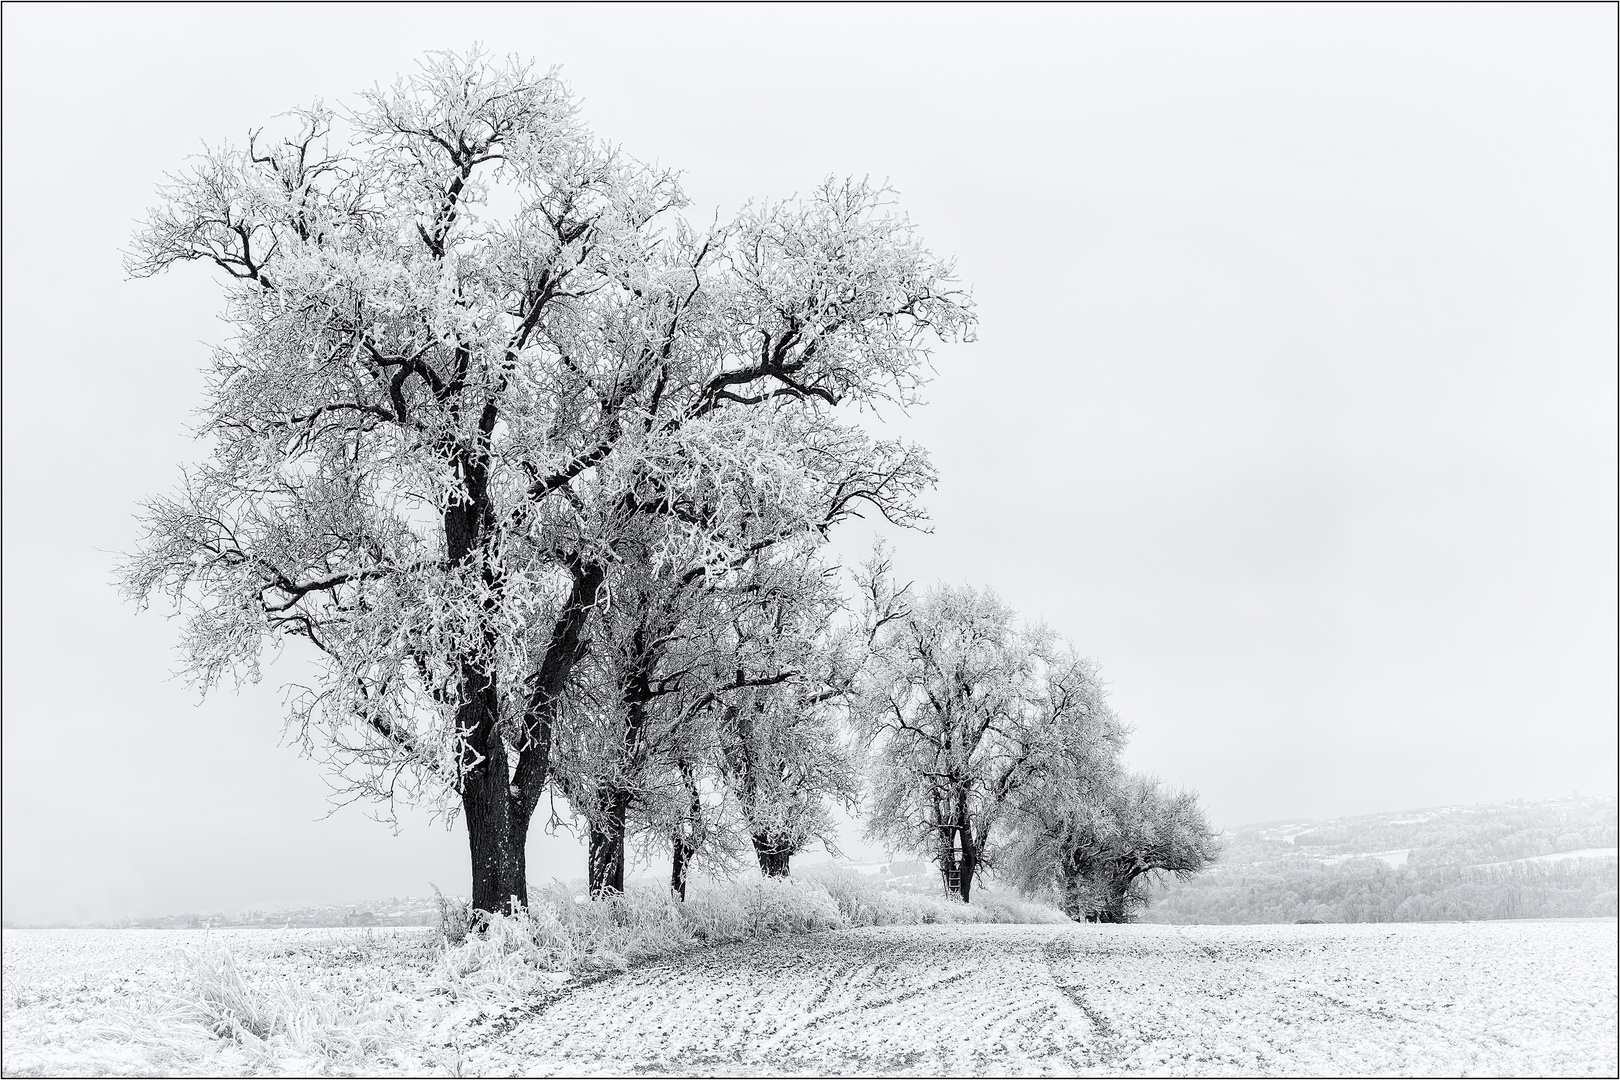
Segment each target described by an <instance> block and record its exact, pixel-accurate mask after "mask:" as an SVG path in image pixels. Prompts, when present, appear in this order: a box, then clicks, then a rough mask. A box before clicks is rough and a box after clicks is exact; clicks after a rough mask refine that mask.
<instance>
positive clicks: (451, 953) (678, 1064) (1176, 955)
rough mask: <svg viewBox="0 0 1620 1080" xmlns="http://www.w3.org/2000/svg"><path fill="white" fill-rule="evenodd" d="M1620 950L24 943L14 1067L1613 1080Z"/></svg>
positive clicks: (885, 936)
mask: <svg viewBox="0 0 1620 1080" xmlns="http://www.w3.org/2000/svg"><path fill="white" fill-rule="evenodd" d="M1615 932H1616V927H1615V921H1614V920H1613V919H1594V920H1567V921H1549V922H1528V921H1526V922H1489V923H1469V924H1360V925H1327V926H1207V927H1173V926H1143V925H1139V926H1081V925H1075V924H1068V925H1061V926H1017V925H954V926H938V925H935V926H884V927H870V928H865V929H856V930H841V931H829V932H821V933H814V934H803V935H791V934H784V935H772V936H769V937H765V938H761V939H757V940H754V941H743V942H734V943H731V944H726V945H719V946H714V947H709V948H697V949H690V950H687V951H685V952H682V953H680V954H678V955H673V956H668V957H665V958H663V959H660V960H656V961H652V962H650V963H645V964H642V965H639V966H634V967H632V968H631V969H630V970H628V971H625V972H615V971H612V970H608V971H605V972H599V973H596V974H587V975H584V976H576V977H572V978H564V977H563V976H558V975H551V974H547V973H544V972H538V971H535V970H533V969H532V968H528V967H525V966H524V965H522V964H521V963H515V962H514V963H506V962H504V961H500V962H498V961H497V960H496V959H492V958H491V957H492V956H493V954H489V955H484V956H480V955H478V954H476V952H475V951H469V950H468V949H466V948H465V947H464V948H463V949H461V950H455V949H451V950H446V949H445V948H444V947H443V945H442V944H441V943H436V942H435V940H434V938H433V937H432V936H431V935H430V934H427V933H424V932H423V931H421V930H396V931H377V930H360V929H355V930H292V931H273V930H238V931H224V932H221V931H214V932H213V933H212V934H207V933H205V932H203V931H174V930H8V931H6V933H5V935H4V945H5V980H4V1027H5V1041H4V1063H3V1068H4V1072H5V1074H6V1075H8V1076H41V1075H107V1074H117V1075H167V1074H193V1075H207V1074H215V1073H218V1074H243V1073H257V1074H261V1075H263V1074H278V1073H279V1074H289V1075H290V1074H309V1073H321V1072H324V1073H327V1074H330V1075H356V1074H362V1075H363V1074H376V1073H392V1074H411V1075H440V1076H444V1075H466V1076H472V1075H485V1076H513V1075H524V1074H534V1073H541V1074H545V1073H562V1074H571V1075H579V1074H625V1073H646V1074H672V1073H674V1074H678V1073H684V1072H693V1073H703V1074H711V1075H712V1074H716V1073H719V1074H756V1073H808V1074H814V1073H889V1074H958V1073H962V1074H1041V1073H1052V1074H1071V1075H1072V1074H1097V1075H1116V1074H1122V1073H1123V1074H1170V1075H1244V1074H1272V1075H1283V1074H1286V1075H1298V1074H1313V1075H1538V1074H1539V1075H1594V1076H1603V1075H1608V1076H1613V1075H1615V1071H1616V1050H1615V1040H1616V1025H1615V1007H1616V998H1615V958H1616V940H1615ZM507 959H515V958H507Z"/></svg>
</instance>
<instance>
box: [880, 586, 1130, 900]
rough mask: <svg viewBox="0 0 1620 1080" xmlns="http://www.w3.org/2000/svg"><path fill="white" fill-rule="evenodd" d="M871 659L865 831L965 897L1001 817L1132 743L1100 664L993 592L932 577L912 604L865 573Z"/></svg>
mask: <svg viewBox="0 0 1620 1080" xmlns="http://www.w3.org/2000/svg"><path fill="white" fill-rule="evenodd" d="M867 593H868V597H869V600H868V606H869V608H871V609H872V610H873V611H874V612H882V613H883V614H881V615H879V616H878V617H877V618H875V619H873V620H872V625H873V626H874V627H875V630H874V633H873V644H872V655H871V659H870V662H869V665H868V668H867V670H866V671H865V672H864V673H863V675H862V678H861V693H860V705H859V713H860V717H861V723H862V726H863V728H864V731H865V736H866V739H867V741H868V744H869V745H870V747H871V750H872V789H873V791H872V807H871V812H870V818H869V823H868V830H867V832H868V835H869V836H870V837H871V838H873V839H875V840H879V841H882V842H886V843H888V844H889V845H891V846H892V847H893V848H896V849H906V850H910V851H914V852H916V853H918V854H921V855H925V856H927V857H928V858H931V859H932V860H933V861H934V862H935V864H936V865H938V867H939V869H940V873H941V875H942V877H943V879H944V882H945V886H946V888H947V889H948V890H950V891H953V892H956V893H957V894H958V895H960V896H961V898H962V899H963V900H967V899H968V898H969V896H970V893H971V889H972V885H973V881H974V879H975V877H976V876H978V875H979V874H981V873H982V872H983V871H984V870H986V869H988V868H990V867H992V866H993V865H994V864H995V863H996V857H997V852H998V847H999V843H998V842H999V841H1000V840H1001V839H1002V833H1003V832H1004V831H1005V830H1004V828H1003V827H1002V822H1003V821H1004V819H1005V818H1006V817H1007V815H1008V814H1009V813H1011V812H1012V810H1013V809H1014V807H1015V806H1016V804H1017V801H1018V800H1019V798H1020V797H1021V796H1022V794H1023V793H1024V792H1025V790H1026V789H1029V788H1032V787H1033V786H1035V785H1036V784H1037V783H1038V782H1039V781H1040V780H1041V779H1042V778H1043V777H1044V776H1046V775H1048V774H1049V773H1051V772H1052V771H1054V770H1058V769H1061V770H1063V771H1065V772H1069V773H1073V772H1084V771H1086V770H1088V769H1093V770H1095V769H1103V768H1106V767H1107V764H1106V763H1108V762H1111V760H1112V757H1113V755H1114V754H1115V753H1116V752H1117V750H1118V747H1119V745H1120V743H1121V742H1122V740H1123V738H1124V730H1123V728H1122V727H1121V725H1120V724H1119V722H1118V721H1117V720H1116V719H1115V717H1114V714H1113V712H1112V711H1111V710H1110V709H1109V707H1108V704H1107V701H1106V699H1105V696H1104V693H1103V688H1102V686H1101V684H1100V682H1099V681H1098V679H1097V676H1096V668H1095V665H1094V664H1092V663H1091V662H1090V661H1088V660H1085V659H1083V658H1081V657H1079V656H1078V655H1076V654H1075V653H1074V651H1073V650H1072V649H1071V648H1069V647H1068V646H1067V645H1066V644H1064V643H1063V642H1061V641H1060V640H1059V639H1057V638H1056V637H1055V636H1054V635H1052V634H1051V633H1050V632H1049V631H1047V630H1045V629H1044V628H1042V627H1038V626H1036V627H1031V626H1020V625H1019V624H1018V622H1017V620H1016V618H1015V616H1014V614H1013V612H1012V610H1011V609H1010V608H1008V607H1007V606H1006V605H1005V604H1003V603H1002V602H1001V601H1000V600H999V599H997V598H996V596H995V595H994V594H993V593H990V592H980V591H978V590H975V589H972V588H965V587H964V588H952V587H949V586H937V587H935V588H934V589H932V590H931V591H930V592H929V593H928V594H927V595H926V596H924V597H922V598H921V599H920V600H918V601H916V602H914V603H909V604H907V603H905V602H904V601H903V599H902V598H901V597H900V596H899V595H897V594H896V593H895V591H894V590H893V589H892V587H889V586H886V585H885V584H884V582H883V574H882V573H881V572H878V573H874V574H873V575H872V576H871V577H870V578H869V579H868V581H867Z"/></svg>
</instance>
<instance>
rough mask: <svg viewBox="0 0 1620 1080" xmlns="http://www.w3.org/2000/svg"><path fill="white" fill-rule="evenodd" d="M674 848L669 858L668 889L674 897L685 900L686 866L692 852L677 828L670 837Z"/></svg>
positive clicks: (689, 861)
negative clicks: (672, 854)
mask: <svg viewBox="0 0 1620 1080" xmlns="http://www.w3.org/2000/svg"><path fill="white" fill-rule="evenodd" d="M670 839H671V846H672V847H673V848H674V856H673V857H672V858H671V859H670V867H669V891H670V893H671V894H672V895H673V896H674V897H675V899H677V900H680V901H682V902H684V901H685V900H686V868H687V866H688V865H689V864H690V863H691V859H692V852H691V848H690V845H689V844H688V842H687V839H686V837H685V836H684V835H682V833H681V831H680V830H679V829H676V830H675V835H674V836H673V837H671V838H670Z"/></svg>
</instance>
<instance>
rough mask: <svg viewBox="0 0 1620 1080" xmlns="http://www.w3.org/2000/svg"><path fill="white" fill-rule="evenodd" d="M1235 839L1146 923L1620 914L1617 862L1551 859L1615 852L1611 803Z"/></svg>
mask: <svg viewBox="0 0 1620 1080" xmlns="http://www.w3.org/2000/svg"><path fill="white" fill-rule="evenodd" d="M1225 840H1226V851H1225V853H1224V855H1223V857H1222V859H1221V861H1220V863H1218V864H1217V865H1216V866H1215V867H1213V868H1212V869H1211V870H1209V871H1208V872H1206V873H1204V874H1203V875H1201V876H1199V877H1198V878H1195V879H1193V880H1191V881H1186V882H1175V881H1171V882H1166V883H1163V884H1161V885H1160V886H1159V888H1158V889H1157V891H1156V893H1155V899H1154V902H1153V904H1152V906H1151V907H1150V908H1149V909H1148V911H1147V912H1146V913H1145V915H1144V916H1143V919H1144V921H1148V922H1161V923H1271V922H1300V921H1319V922H1424V921H1438V920H1452V919H1528V918H1571V917H1592V916H1612V915H1614V914H1615V909H1616V896H1615V882H1616V869H1615V859H1614V857H1613V856H1612V855H1611V856H1609V857H1585V858H1571V859H1566V860H1545V857H1546V856H1554V855H1558V854H1561V853H1570V852H1580V851H1592V850H1594V849H1613V848H1614V847H1615V801H1614V800H1613V799H1610V798H1590V797H1589V798H1584V799H1583V798H1570V799H1558V800H1550V801H1545V802H1535V803H1512V804H1506V805H1499V806H1485V807H1472V808H1462V807H1447V808H1444V809H1438V810H1424V811H1408V812H1404V813H1398V814H1375V815H1368V816H1365V817H1358V818H1345V819H1340V820H1336V821H1331V822H1327V823H1323V824H1314V823H1311V822H1283V823H1271V824H1267V825H1260V826H1252V827H1249V828H1245V829H1241V830H1237V831H1236V832H1234V833H1230V834H1228V835H1227V836H1226V837H1225ZM1517 860H1536V861H1517ZM1542 860H1545V861H1542Z"/></svg>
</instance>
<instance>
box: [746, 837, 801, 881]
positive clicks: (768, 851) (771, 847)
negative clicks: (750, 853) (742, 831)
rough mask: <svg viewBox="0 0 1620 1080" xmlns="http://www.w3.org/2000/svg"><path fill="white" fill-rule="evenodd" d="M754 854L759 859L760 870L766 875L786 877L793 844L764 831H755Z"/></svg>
mask: <svg viewBox="0 0 1620 1080" xmlns="http://www.w3.org/2000/svg"><path fill="white" fill-rule="evenodd" d="M754 855H755V856H756V857H757V858H758V859H759V869H760V872H761V873H763V874H764V875H765V876H766V877H787V876H788V860H789V859H791V858H792V857H793V845H792V844H790V843H788V842H787V841H785V840H780V839H776V838H773V837H771V836H769V835H768V834H766V833H755V834H754Z"/></svg>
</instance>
